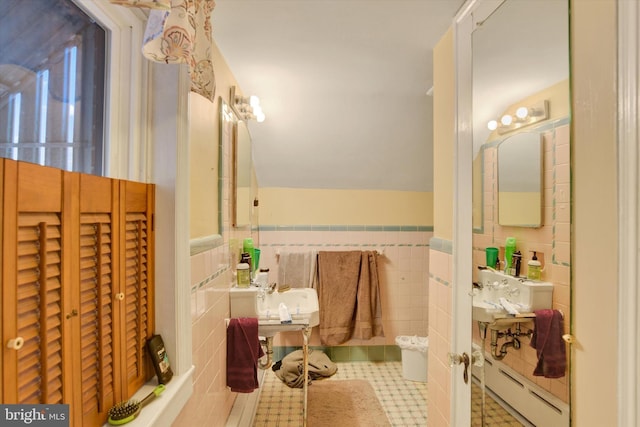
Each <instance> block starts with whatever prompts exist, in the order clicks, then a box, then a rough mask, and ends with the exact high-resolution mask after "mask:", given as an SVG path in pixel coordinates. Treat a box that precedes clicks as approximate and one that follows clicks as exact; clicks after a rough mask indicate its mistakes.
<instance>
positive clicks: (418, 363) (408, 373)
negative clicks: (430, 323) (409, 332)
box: [396, 335, 429, 383]
mask: <svg viewBox="0 0 640 427" xmlns="http://www.w3.org/2000/svg"><path fill="white" fill-rule="evenodd" d="M396 344H397V345H398V346H399V347H400V349H401V350H402V376H403V377H404V378H405V379H407V380H410V381H419V382H423V383H426V382H427V366H428V360H427V349H428V348H429V337H418V336H412V337H409V336H403V335H400V336H398V337H396Z"/></svg>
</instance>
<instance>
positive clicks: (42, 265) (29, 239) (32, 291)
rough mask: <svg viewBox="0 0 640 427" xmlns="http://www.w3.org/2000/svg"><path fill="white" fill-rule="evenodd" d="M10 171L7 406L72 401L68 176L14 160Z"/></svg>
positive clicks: (6, 199)
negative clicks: (66, 287) (66, 265)
mask: <svg viewBox="0 0 640 427" xmlns="http://www.w3.org/2000/svg"><path fill="white" fill-rule="evenodd" d="M3 169H4V175H3V181H4V186H3V188H4V189H3V200H2V202H3V216H2V233H3V235H2V337H3V341H4V343H3V346H2V353H3V356H2V359H3V360H2V362H3V363H2V368H3V381H2V387H3V392H2V400H3V402H4V403H25V404H37V403H52V404H56V403H70V402H69V400H68V399H69V398H70V387H68V385H67V381H66V379H67V378H68V376H69V375H70V371H68V369H70V366H69V360H68V359H67V358H65V353H64V345H65V337H67V336H68V334H69V333H70V330H69V328H68V324H65V320H66V319H65V316H66V315H67V314H69V315H70V314H71V312H70V307H69V306H68V305H67V301H65V300H66V298H67V295H66V294H65V293H64V291H63V288H62V283H63V276H64V274H66V273H65V271H64V270H63V261H62V248H63V245H64V244H65V243H66V242H65V241H64V238H63V235H62V185H61V183H62V171H61V170H58V169H53V168H45V167H41V166H38V165H32V164H29V163H18V162H14V161H10V160H5V161H4V168H3ZM12 340H13V341H12ZM12 344H13V348H9V347H8V346H11V345H12Z"/></svg>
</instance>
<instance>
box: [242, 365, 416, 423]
mask: <svg viewBox="0 0 640 427" xmlns="http://www.w3.org/2000/svg"><path fill="white" fill-rule="evenodd" d="M337 365H338V372H337V373H336V374H335V375H333V376H332V377H330V378H327V379H323V380H320V381H332V380H346V379H366V380H369V382H370V383H371V385H372V386H373V388H374V390H375V391H376V395H377V396H378V399H379V400H380V403H381V404H382V407H383V408H384V410H385V412H386V413H387V417H388V418H389V421H390V422H391V424H392V425H394V426H403V427H404V426H406V427H409V426H419V427H424V426H425V425H426V422H427V403H426V402H427V384H426V383H420V382H414V381H408V380H405V379H404V378H403V377H402V364H401V362H348V363H337ZM311 387H313V385H312V386H311ZM301 425H302V390H301V389H293V388H290V387H288V386H287V385H285V384H284V383H283V382H282V381H280V379H278V377H276V376H275V374H274V373H273V371H271V370H269V371H268V372H267V373H266V376H265V380H264V385H263V388H262V392H261V395H260V403H259V404H258V409H257V411H256V416H255V421H254V426H255V427H265V426H268V427H271V426H274V427H275V426H277V427H287V426H290V427H299V426H301Z"/></svg>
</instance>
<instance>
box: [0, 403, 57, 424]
mask: <svg viewBox="0 0 640 427" xmlns="http://www.w3.org/2000/svg"><path fill="white" fill-rule="evenodd" d="M0 426H3V427H4V426H7V427H10V426H16V427H17V426H35V427H69V405H66V404H61V405H2V404H0Z"/></svg>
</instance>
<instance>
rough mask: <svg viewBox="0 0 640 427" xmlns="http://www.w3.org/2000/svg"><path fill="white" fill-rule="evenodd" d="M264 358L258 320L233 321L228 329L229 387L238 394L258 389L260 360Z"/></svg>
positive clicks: (242, 319) (243, 318)
mask: <svg viewBox="0 0 640 427" xmlns="http://www.w3.org/2000/svg"><path fill="white" fill-rule="evenodd" d="M262 356H264V352H263V351H262V346H261V345H260V340H259V338H258V319H256V318H248V317H242V318H238V319H231V320H230V321H229V326H228V327H227V386H229V387H230V388H231V391H235V392H237V393H251V392H252V391H254V390H255V389H256V388H258V386H259V384H258V359H260V358H261V357H262Z"/></svg>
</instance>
